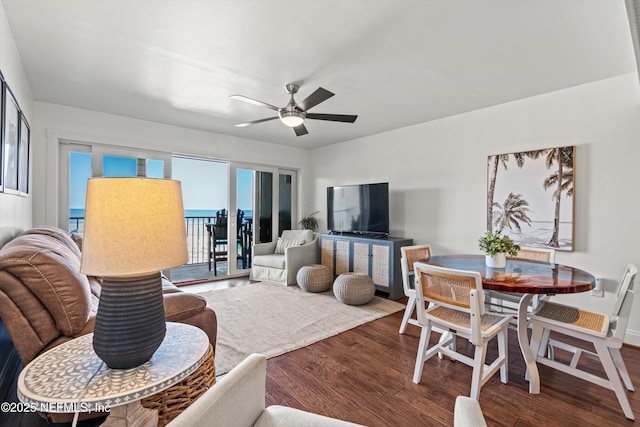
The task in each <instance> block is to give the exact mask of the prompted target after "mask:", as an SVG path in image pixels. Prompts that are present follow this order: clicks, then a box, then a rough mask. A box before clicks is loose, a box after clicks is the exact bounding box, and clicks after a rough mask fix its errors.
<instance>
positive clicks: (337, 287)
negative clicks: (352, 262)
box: [333, 273, 376, 305]
mask: <svg viewBox="0 0 640 427" xmlns="http://www.w3.org/2000/svg"><path fill="white" fill-rule="evenodd" d="M375 293H376V287H375V285H374V284H373V280H371V277H369V276H367V275H366V274H361V273H342V274H341V275H339V276H338V278H337V279H336V281H335V282H333V294H334V295H335V296H336V298H337V299H338V301H340V302H341V303H344V304H349V305H362V304H367V303H368V302H369V301H371V300H372V299H373V297H374V295H375Z"/></svg>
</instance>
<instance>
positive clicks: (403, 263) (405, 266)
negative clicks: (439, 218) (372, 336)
mask: <svg viewBox="0 0 640 427" xmlns="http://www.w3.org/2000/svg"><path fill="white" fill-rule="evenodd" d="M400 252H401V254H402V257H401V258H400V267H401V269H402V289H403V290H404V295H405V296H406V297H407V298H409V300H408V301H407V308H405V310H404V316H403V317H402V323H401V324H400V331H399V333H401V334H404V331H405V330H406V329H407V325H408V324H412V325H415V326H420V325H419V324H418V321H417V320H416V319H413V318H412V317H411V315H412V314H413V311H414V310H415V308H416V289H415V286H414V280H413V278H414V274H413V263H414V262H416V261H420V260H423V259H425V258H429V257H430V256H431V245H415V246H403V247H401V248H400Z"/></svg>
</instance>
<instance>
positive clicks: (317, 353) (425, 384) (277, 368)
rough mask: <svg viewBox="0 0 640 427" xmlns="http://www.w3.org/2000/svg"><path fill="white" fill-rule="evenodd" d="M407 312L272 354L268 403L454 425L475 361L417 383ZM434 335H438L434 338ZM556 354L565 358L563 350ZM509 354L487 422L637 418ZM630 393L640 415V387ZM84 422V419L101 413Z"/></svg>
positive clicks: (512, 342)
mask: <svg viewBox="0 0 640 427" xmlns="http://www.w3.org/2000/svg"><path fill="white" fill-rule="evenodd" d="M248 282H249V281H248V279H238V278H236V279H232V280H229V281H228V282H227V284H226V285H225V281H218V282H215V284H214V285H213V286H214V287H215V288H220V287H225V286H241V285H242V284H245V283H248ZM196 286H197V288H196ZM203 286H205V285H195V286H193V287H192V290H202V287H203ZM189 288H190V287H189V286H186V287H185V288H183V289H184V290H189ZM381 296H383V295H381ZM401 319H402V312H398V313H395V314H392V315H390V316H387V317H384V318H382V319H378V320H375V321H373V322H370V323H367V324H364V325H362V326H359V327H356V328H354V329H351V330H349V331H346V332H344V333H341V334H339V335H336V336H334V337H331V338H328V339H325V340H323V341H320V342H317V343H315V344H312V345H310V346H308V347H304V348H302V349H299V350H295V351H292V352H289V353H286V354H284V355H282V356H278V357H275V358H272V359H269V360H268V362H267V390H266V399H265V400H266V404H267V405H274V404H278V405H285V406H291V407H295V408H299V409H304V410H307V411H311V412H315V413H319V414H323V415H327V416H330V417H335V418H340V419H344V420H348V421H352V422H356V423H359V424H364V425H368V426H372V427H375V426H393V427H404V426H407V427H413V426H451V425H452V424H453V405H454V401H455V398H456V396H458V395H468V394H469V391H470V387H471V368H470V367H469V366H466V365H464V364H462V363H460V362H455V361H451V360H448V359H444V360H439V359H438V358H437V357H434V358H432V359H430V360H429V361H427V363H426V364H425V368H424V371H423V374H422V382H421V384H413V382H412V377H413V367H414V363H415V356H416V351H417V348H418V340H419V333H420V332H419V329H418V328H417V327H416V326H413V325H409V326H408V328H407V332H406V333H405V334H404V335H400V334H398V327H399V325H400V321H401ZM437 338H438V335H437V334H433V336H432V340H435V339H437ZM458 346H459V348H466V351H468V354H469V355H471V354H472V351H473V349H472V346H470V345H469V344H468V343H466V342H465V341H464V340H462V339H459V341H458ZM496 354H497V346H496V345H495V343H492V345H491V346H490V351H489V355H488V360H493V358H494V357H495V355H496ZM622 354H623V357H624V359H625V362H626V364H627V367H628V369H629V371H630V375H631V379H632V381H633V383H634V384H635V385H636V386H640V349H639V348H633V347H629V346H625V347H624V348H623V349H622ZM556 356H557V357H558V358H563V359H564V358H566V357H567V355H566V354H563V353H562V352H561V351H558V352H557V354H556ZM509 359H510V363H509V383H508V384H502V383H501V382H500V379H499V376H498V375H495V376H494V377H493V378H492V379H491V380H489V382H488V383H487V384H485V385H484V386H483V387H482V391H481V393H480V405H481V407H482V410H483V412H484V415H485V417H486V419H487V423H488V425H489V426H518V427H524V426H562V427H566V426H598V427H601V426H624V425H632V424H633V422H632V421H629V420H627V419H626V418H625V417H624V415H623V413H622V409H621V408H620V405H619V404H618V401H617V399H616V397H615V394H614V393H613V391H610V390H606V389H604V388H602V387H598V386H596V385H593V384H591V383H588V382H586V381H582V380H579V379H576V378H574V377H571V376H569V375H566V374H564V373H561V372H558V371H555V370H553V369H550V368H547V367H544V366H542V367H540V376H541V383H542V385H541V393H540V394H539V395H531V394H529V393H528V383H527V382H526V381H525V380H524V361H523V359H522V356H521V354H520V349H519V347H518V341H517V336H516V333H515V331H510V334H509ZM583 363H584V366H587V367H588V368H589V369H592V370H593V372H598V373H602V369H601V368H600V367H599V363H598V362H596V361H592V360H590V359H588V358H583V359H582V362H581V365H582V364H583ZM16 377H17V375H16ZM627 395H628V397H629V400H630V402H631V406H632V408H633V410H634V412H635V414H636V416H638V417H640V394H636V393H628V394H627ZM1 415H2V414H0V426H2V425H7V426H25V427H32V426H33V427H35V426H44V425H46V423H45V422H44V420H42V419H38V417H37V416H35V415H34V414H31V415H33V416H35V418H34V417H33V416H32V417H6V416H5V417H2V416H1ZM4 415H7V414H4ZM79 425H82V426H83V427H88V426H92V425H95V421H94V422H91V423H80V424H79ZM223 427H224V426H223Z"/></svg>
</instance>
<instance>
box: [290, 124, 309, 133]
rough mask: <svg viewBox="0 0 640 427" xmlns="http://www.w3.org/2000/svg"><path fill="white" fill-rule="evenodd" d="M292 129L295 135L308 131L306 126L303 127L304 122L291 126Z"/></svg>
mask: <svg viewBox="0 0 640 427" xmlns="http://www.w3.org/2000/svg"><path fill="white" fill-rule="evenodd" d="M293 130H294V131H295V133H296V135H297V136H302V135H306V134H308V133H309V131H308V130H307V128H306V127H304V123H303V124H301V125H298V126H296V127H294V128H293Z"/></svg>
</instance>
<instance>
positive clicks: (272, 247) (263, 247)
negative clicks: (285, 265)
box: [253, 242, 277, 256]
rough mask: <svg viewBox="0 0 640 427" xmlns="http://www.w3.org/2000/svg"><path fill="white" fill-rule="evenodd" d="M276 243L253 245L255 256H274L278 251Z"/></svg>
mask: <svg viewBox="0 0 640 427" xmlns="http://www.w3.org/2000/svg"><path fill="white" fill-rule="evenodd" d="M276 244H277V243H276V242H268V243H256V244H255V245H253V256H256V255H272V254H273V253H275V251H276Z"/></svg>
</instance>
